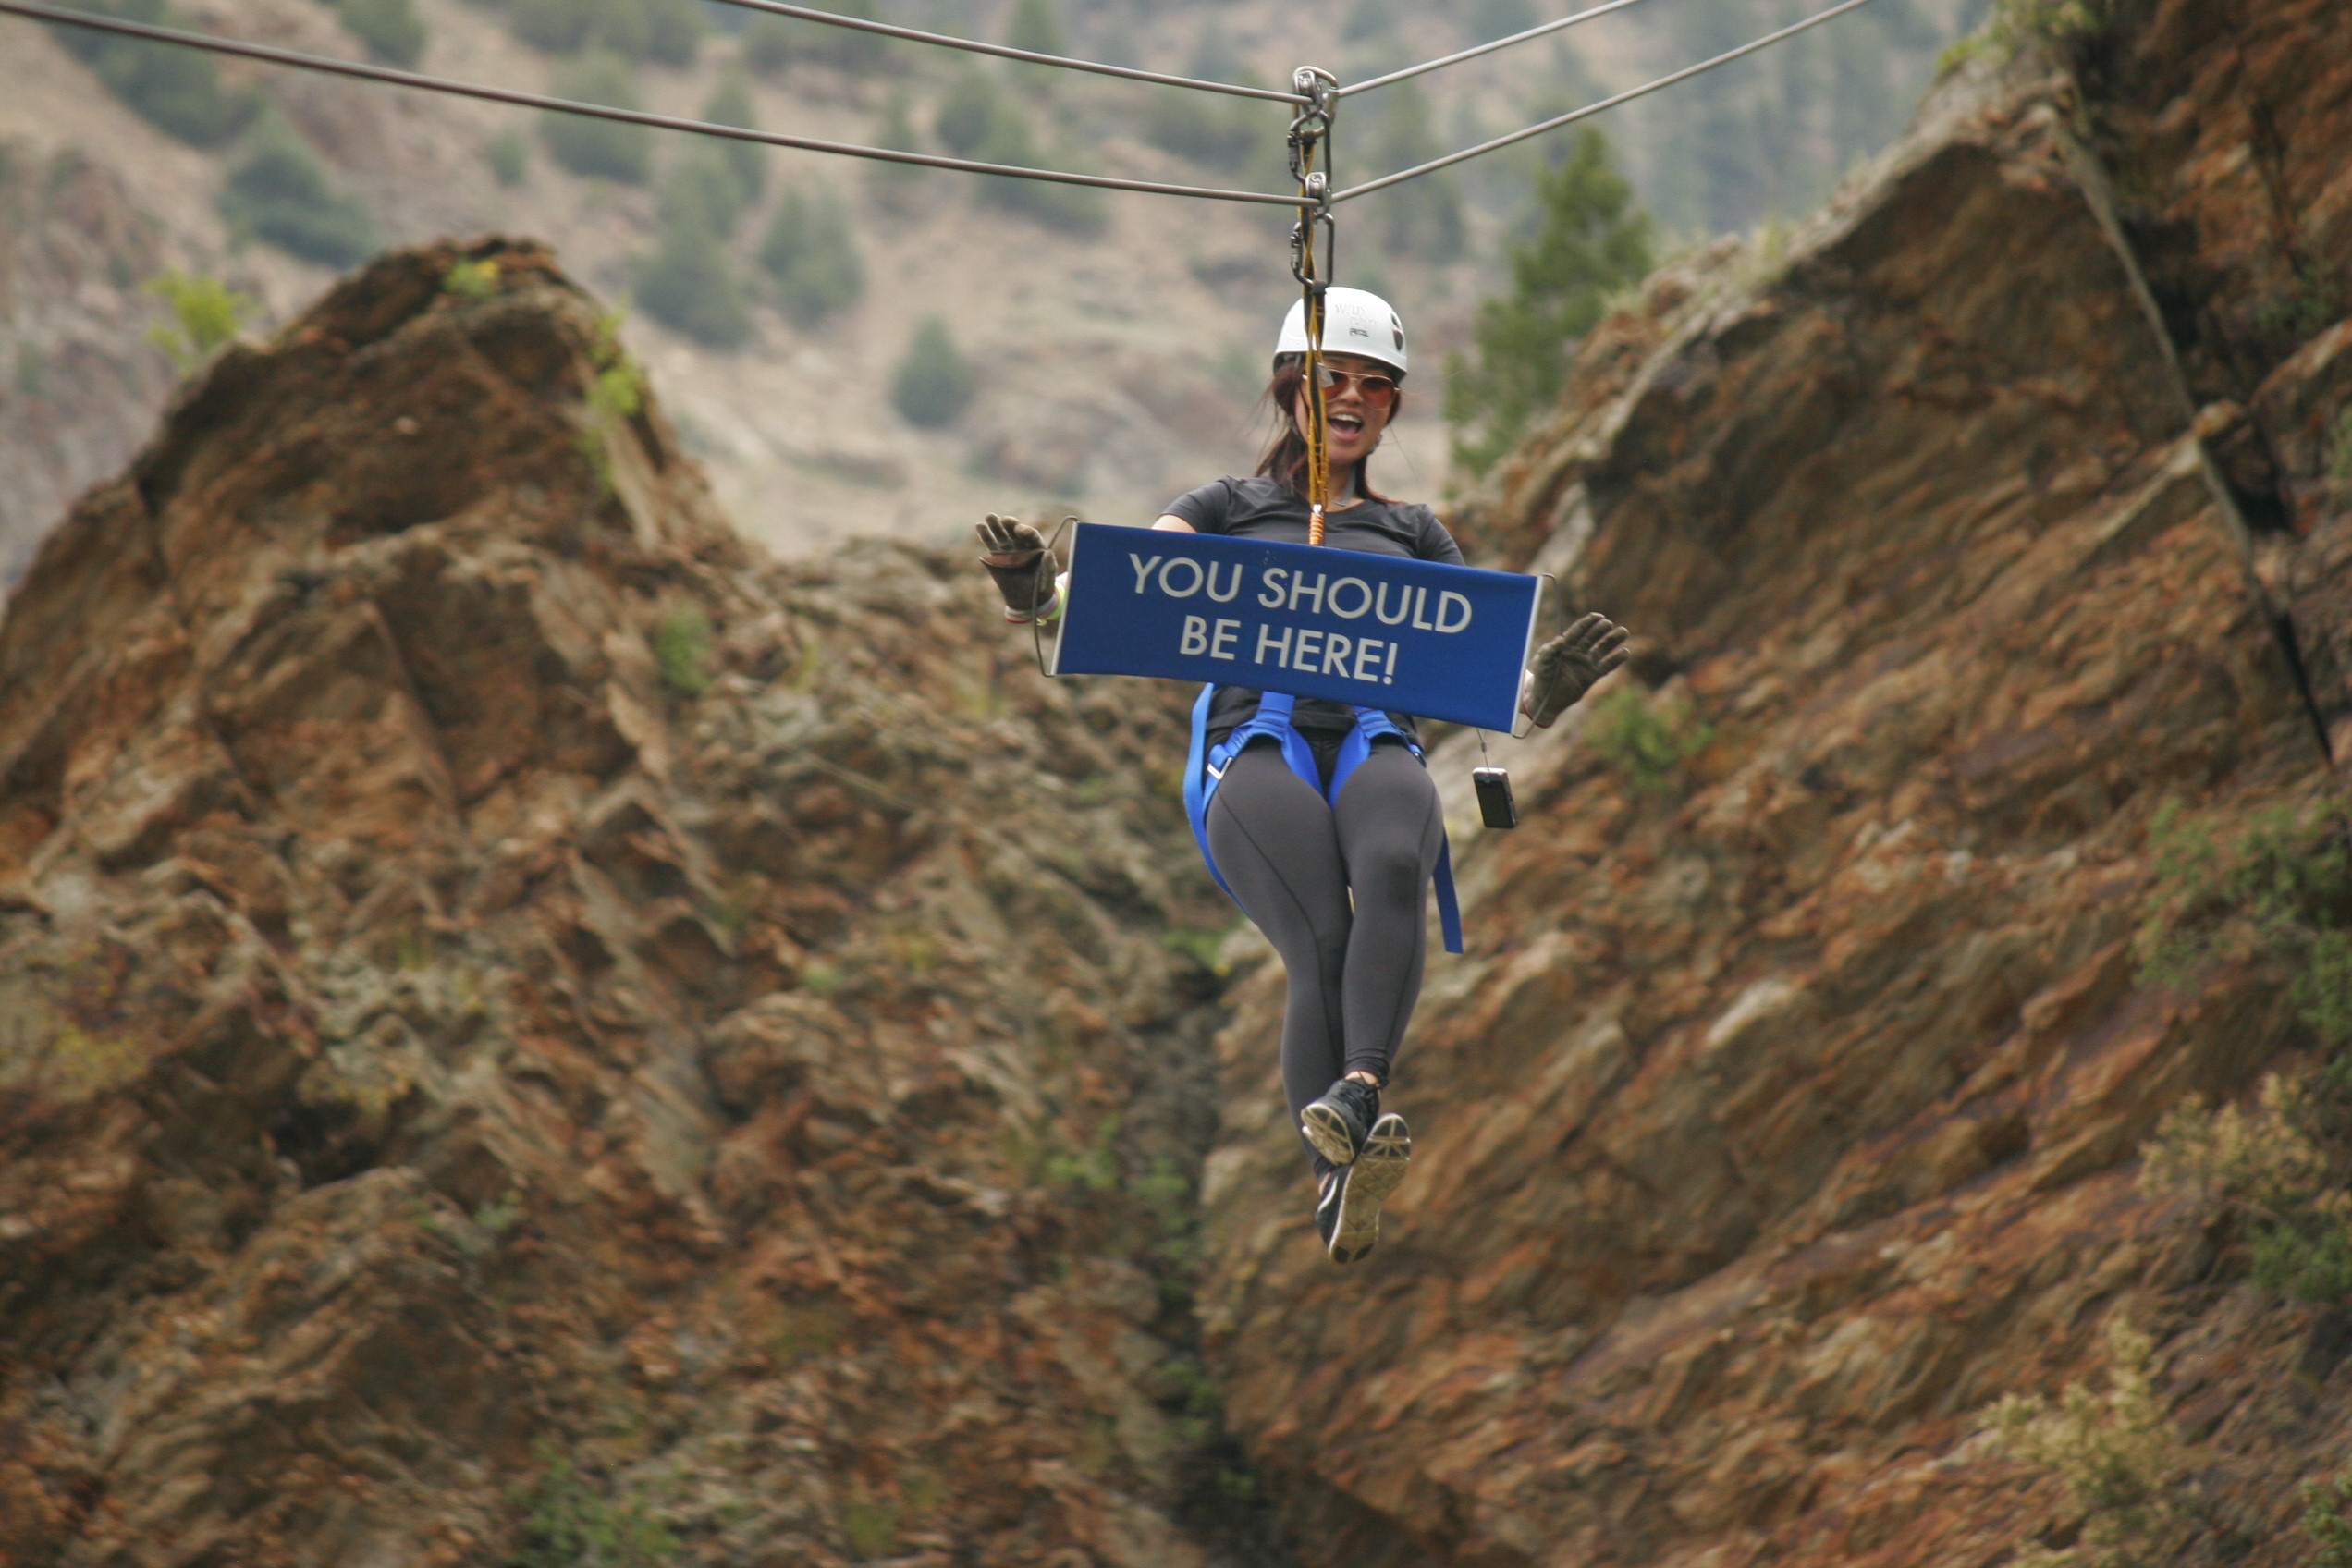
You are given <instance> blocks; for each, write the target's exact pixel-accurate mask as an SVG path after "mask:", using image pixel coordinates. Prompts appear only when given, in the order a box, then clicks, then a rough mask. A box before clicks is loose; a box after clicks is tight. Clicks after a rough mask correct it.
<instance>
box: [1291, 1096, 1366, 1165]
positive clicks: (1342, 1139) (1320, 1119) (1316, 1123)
mask: <svg viewBox="0 0 2352 1568" xmlns="http://www.w3.org/2000/svg"><path fill="white" fill-rule="evenodd" d="M1299 1133H1300V1135H1301V1136H1302V1137H1304V1138H1305V1139H1306V1141H1307V1142H1308V1143H1310V1144H1312V1145H1315V1152H1316V1153H1317V1154H1319V1155H1321V1156H1322V1157H1323V1158H1325V1159H1328V1160H1329V1161H1330V1162H1331V1163H1332V1164H1334V1165H1353V1164H1354V1163H1355V1156H1356V1147H1355V1144H1354V1141H1353V1140H1351V1139H1350V1138H1349V1136H1348V1124H1347V1118H1346V1117H1344V1116H1341V1114H1340V1113H1339V1112H1338V1111H1336V1110H1333V1109H1331V1108H1330V1107H1329V1106H1328V1105H1311V1106H1308V1107H1307V1108H1306V1109H1305V1110H1303V1111H1301V1112H1299Z"/></svg>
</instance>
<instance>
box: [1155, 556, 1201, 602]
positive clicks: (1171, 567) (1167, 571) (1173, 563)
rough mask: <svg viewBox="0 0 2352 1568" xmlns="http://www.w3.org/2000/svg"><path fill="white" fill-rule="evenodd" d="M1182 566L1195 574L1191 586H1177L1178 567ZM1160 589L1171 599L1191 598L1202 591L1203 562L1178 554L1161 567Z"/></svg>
mask: <svg viewBox="0 0 2352 1568" xmlns="http://www.w3.org/2000/svg"><path fill="white" fill-rule="evenodd" d="M1180 566H1181V567H1182V568H1184V569H1185V570H1188V571H1190V572H1191V573H1192V574H1193V583H1192V586H1191V587H1189V588H1179V587H1177V586H1176V582H1175V578H1176V569H1177V568H1178V567H1180ZM1159 591H1160V592H1161V593H1163V594H1167V595H1168V596H1169V597H1170V598H1171V599H1189V598H1191V597H1192V596H1193V595H1194V594H1197V593H1199V592H1200V591H1201V564H1200V562H1198V561H1196V560H1194V559H1193V557H1190V556H1177V557H1172V558H1171V559H1170V561H1169V563H1168V564H1167V565H1166V566H1164V567H1161V568H1160V569H1159Z"/></svg>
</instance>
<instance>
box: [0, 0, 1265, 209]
mask: <svg viewBox="0 0 2352 1568" xmlns="http://www.w3.org/2000/svg"><path fill="white" fill-rule="evenodd" d="M0 13H7V14H11V15H15V16H19V17H23V18H28V19H29V20H32V21H38V22H52V23H59V24H62V25H64V26H67V27H80V28H89V29H92V31H98V32H112V33H118V34H120V35H122V36H124V37H126V38H141V39H145V40H147V41H148V42H150V43H173V44H178V45H179V46H181V47H183V48H189V49H203V50H209V51H211V52H212V53H214V54H216V55H237V56H239V57H240V58H243V59H248V60H261V61H263V62H265V63H267V64H270V65H276V66H288V67H293V68H295V69H297V70H309V71H323V72H325V73H327V74H328V75H331V76H347V77H355V78H357V79H358V80H361V81H378V82H384V83H386V84H387V85H389V86H393V87H412V88H417V89H419V90H421V91H423V92H446V93H450V94H452V95H454V96H457V97H460V98H479V99H483V100H484V101H486V102H488V103H493V104H514V105H516V106H518V107H520V108H525V109H545V110H548V111H550V112H552V113H556V114H564V115H584V116H589V117H591V118H594V119H606V120H619V121H620V122H621V123H623V124H625V125H642V126H646V127H648V128H650V129H655V130H683V131H690V132H693V133H695V134H698V135H703V136H723V137H727V138H729V140H732V141H753V142H758V143H760V144H762V145H764V146H769V147H796V148H799V149H800V150H802V152H808V153H838V154H839V155H840V156H843V157H850V158H873V159H877V160H879V161H881V162H883V163H890V164H915V165H920V166H922V167H925V168H934V169H957V170H961V171H962V172H963V173H966V174H994V175H1002V176H1004V177H1005V178H1009V179H1035V180H1042V181H1045V182H1046V183H1047V184H1052V185H1088V186H1093V187H1094V188H1096V190H1136V191H1141V192H1143V193H1144V194H1145V195H1147V196H1190V197H1194V198H1196V199H1198V200H1200V201H1205V202H1251V203H1254V204H1256V205H1258V206H1267V207H1295V206H1297V205H1298V204H1299V201H1298V198H1297V197H1295V196H1276V195H1271V194H1268V192H1265V191H1262V190H1218V189H1216V188H1214V187H1211V186H1202V185H1170V184H1165V183H1163V182H1161V181H1158V180H1149V179H1121V178H1116V177H1114V176H1111V175H1100V174H1072V173H1068V172H1065V171H1063V170H1060V169H1032V168H1023V167H1022V166H1021V165H1018V164H986V163H981V162H978V161H976V160H974V159H971V158H948V157H940V156H937V155H936V154H933V153H902V152H900V151H899V150H898V149H896V148H892V147H864V146H860V145H858V144H857V143H855V142H850V141H826V140H824V139H823V138H821V137H814V136H790V135H787V134H786V133H784V132H782V131H775V130H754V129H748V128H746V127H742V126H732V125H714V124H712V123H710V122H709V121H707V120H693V119H685V118H682V117H680V116H676V115H656V114H650V113H647V112H646V111H644V110H643V109H618V108H615V107H613V106H612V105H611V104H583V103H581V102H579V101H578V100H576V99H570V98H555V97H550V96H548V95H547V94H545V93H541V92H520V91H518V90H516V89H513V88H508V87H488V86H484V85H483V84H481V83H479V82H471V81H454V80H449V79H448V78H447V77H435V76H426V75H423V73H421V72H417V71H405V70H399V69H397V68H396V67H391V66H376V65H369V64H366V63H364V62H362V61H358V60H338V59H335V58H332V57H331V56H328V55H306V54H303V53H301V52H300V51H299V50H294V49H281V48H278V47H277V46H276V45H275V44H269V43H246V42H245V41H244V40H242V39H236V38H216V37H214V36H213V35H211V34H209V33H201V32H184V31H180V30H179V29H178V28H168V27H156V26H154V25H153V24H152V23H148V22H134V21H129V20H127V19H125V18H120V17H105V16H99V15H96V14H95V13H92V12H89V11H75V10H68V9H67V8H65V7H63V6H45V5H41V4H39V3H38V0H0Z"/></svg>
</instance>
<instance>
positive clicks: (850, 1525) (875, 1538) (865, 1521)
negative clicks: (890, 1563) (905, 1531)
mask: <svg viewBox="0 0 2352 1568" xmlns="http://www.w3.org/2000/svg"><path fill="white" fill-rule="evenodd" d="M841 1539H842V1541H843V1543H844V1544H846V1545H847V1546H848V1547H849V1549H850V1552H851V1556H853V1557H855V1558H856V1559H857V1560H858V1561H860V1562H866V1561H868V1560H870V1559H874V1558H881V1557H888V1556H889V1555H890V1553H891V1549H892V1548H894V1547H896V1546H897V1545H898V1544H899V1511H898V1509H897V1507H896V1506H894V1505H893V1504H890V1503H888V1502H852V1503H851V1504H850V1505H849V1506H847V1507H846V1508H844V1509H842V1510H841Z"/></svg>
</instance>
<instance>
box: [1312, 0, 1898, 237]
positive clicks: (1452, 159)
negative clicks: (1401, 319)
mask: <svg viewBox="0 0 2352 1568" xmlns="http://www.w3.org/2000/svg"><path fill="white" fill-rule="evenodd" d="M1869 3H1870V0H1844V4H1842V5H1837V6H1831V7H1830V8H1829V9H1828V10H1826V11H1821V12H1819V13H1817V14H1815V15H1813V16H1809V17H1807V18H1805V19H1804V20H1803V21H1801V22H1795V23H1793V24H1791V25H1790V26H1788V27H1784V28H1782V29H1781V30H1780V31H1778V32H1768V33H1766V34H1765V35H1764V36H1763V37H1761V38H1758V39H1753V40H1751V41H1750V42H1748V43H1743V44H1741V45H1740V46H1739V47H1738V48H1736V49H1731V50H1726V51H1725V52H1724V53H1722V54H1721V55H1716V56H1715V57H1714V58H1713V59H1711V60H1701V61H1700V62H1699V63H1698V64H1697V65H1695V66H1685V67H1683V68H1682V69H1681V70H1678V71H1675V72H1674V73H1673V74H1672V75H1671V76H1661V77H1660V78H1659V79H1658V80H1656V81H1646V82H1644V83H1642V84H1641V85H1640V86H1639V87H1633V88H1628V89H1626V90H1625V91H1624V92H1620V93H1618V94H1616V95H1615V96H1614V97H1610V98H1603V99H1602V100H1601V101H1600V102H1599V103H1598V104H1586V105H1585V106H1584V107H1583V108H1581V109H1571V110H1570V111H1569V112H1568V113H1566V114H1564V115H1555V116H1552V117H1551V118H1550V119H1548V120H1545V121H1542V122H1541V123H1540V124H1537V125H1531V126H1529V127H1527V128H1526V129H1524V130H1514V131H1513V132H1512V133H1511V134H1510V135H1508V136H1498V137H1496V138H1495V139H1494V140H1493V141H1481V142H1480V143H1478V145H1476V147H1465V148H1464V149H1463V150H1462V151H1461V152H1459V153H1447V154H1446V155H1445V156H1444V157H1442V158H1432V159H1430V160H1429V161H1428V162H1427V163H1426V164H1416V165H1414V166H1413V167H1412V168H1409V169H1399V170H1398V171H1397V172H1396V173H1394V174H1390V175H1382V176H1381V177H1380V178H1378V179H1368V180H1366V181H1365V182H1364V183H1363V184H1362V185H1352V186H1350V187H1349V188H1348V189H1346V190H1341V191H1339V192H1338V193H1336V194H1335V195H1333V196H1332V198H1331V200H1332V202H1334V203H1337V202H1346V201H1352V200H1353V199H1354V198H1355V197H1358V196H1369V195H1370V194H1372V192H1374V191H1375V190H1387V189H1388V188H1389V187H1390V186H1391V185H1402V184H1403V183H1404V182H1405V181H1406V180H1408V179H1418V178H1421V177H1422V176H1423V175H1425V174H1435V173H1437V172H1438V171H1439V169H1443V168H1452V166H1453V165H1456V164H1459V163H1464V162H1466V161H1468V160H1469V159H1472V158H1476V157H1478V156H1480V155H1481V154H1483V153H1491V152H1493V151H1495V149H1497V148H1499V147H1508V146H1510V145H1511V144H1512V143H1513V142H1514V141H1526V140H1527V138H1529V137H1531V136H1541V135H1542V134H1543V133H1544V132H1545V131H1547V130H1557V129H1560V128H1561V127H1562V126H1563V125H1569V124H1572V123H1574V121H1576V120H1581V119H1586V118H1589V117H1590V116H1594V115H1597V114H1599V113H1600V112H1601V111H1602V110H1603V109H1613V108H1615V107H1616V106H1617V105H1618V104H1630V103H1632V102H1633V101H1634V100H1635V99H1636V98H1640V97H1645V96H1647V95H1648V94H1649V93H1652V92H1657V91H1658V90H1659V89H1660V88H1662V87H1672V86H1673V85H1674V84H1675V83H1676V82H1678V81H1688V80H1690V79H1691V78H1692V77H1695V76H1697V75H1699V74H1700V73H1701V72H1704V71H1711V70H1713V69H1715V68H1716V67H1718V66H1728V65H1730V64H1731V63H1732V62H1733V60H1736V59H1739V58H1740V57H1741V56H1743V55H1753V54H1755V53H1756V52H1757V51H1758V49H1767V48H1770V46H1771V45H1773V44H1775V43H1780V42H1781V41H1782V39H1784V38H1794V37H1795V36H1796V35H1797V34H1798V33H1800V32H1803V31H1805V30H1806V29H1807V28H1809V27H1819V26H1820V25H1821V24H1822V23H1823V22H1825V21H1828V20H1829V19H1830V18H1832V17H1841V16H1844V14H1845V13H1846V12H1848V11H1851V10H1854V9H1856V7H1857V6H1867V5H1868V4H1869Z"/></svg>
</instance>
